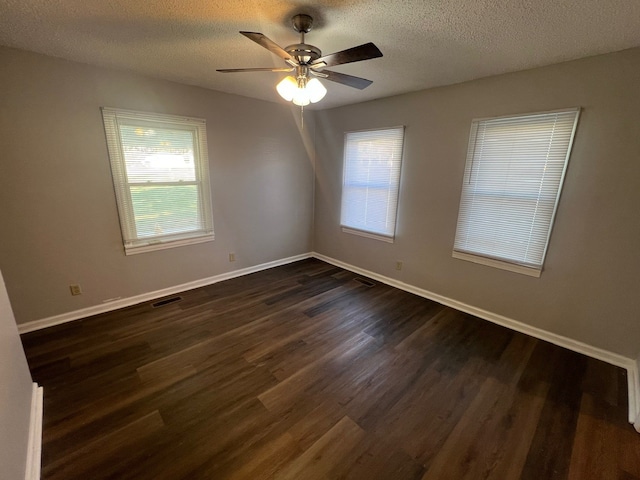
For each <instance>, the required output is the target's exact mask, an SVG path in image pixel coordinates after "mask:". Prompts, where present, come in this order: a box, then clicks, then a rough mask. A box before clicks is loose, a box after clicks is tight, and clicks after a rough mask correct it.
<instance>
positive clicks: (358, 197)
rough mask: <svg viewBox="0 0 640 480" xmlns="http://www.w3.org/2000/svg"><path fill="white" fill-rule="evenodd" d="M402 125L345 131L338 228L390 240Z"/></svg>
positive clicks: (397, 182) (401, 144)
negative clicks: (339, 226)
mask: <svg viewBox="0 0 640 480" xmlns="http://www.w3.org/2000/svg"><path fill="white" fill-rule="evenodd" d="M403 142H404V127H394V128H387V129H380V130H365V131H358V132H347V133H346V134H345V142H344V171H343V180H342V209H341V216H340V225H341V227H342V231H343V232H346V233H353V234H356V235H362V236H365V237H369V238H374V239H377V240H383V241H386V242H390V243H393V240H394V237H395V228H396V216H397V209H398V193H399V188H400V167H401V164H402V149H403Z"/></svg>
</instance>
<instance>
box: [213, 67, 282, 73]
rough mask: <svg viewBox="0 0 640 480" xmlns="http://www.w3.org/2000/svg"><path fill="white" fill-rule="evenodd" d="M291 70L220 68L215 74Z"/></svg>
mask: <svg viewBox="0 0 640 480" xmlns="http://www.w3.org/2000/svg"><path fill="white" fill-rule="evenodd" d="M292 71H293V68H287V67H283V68H220V69H218V70H216V72H222V73H237V72H292Z"/></svg>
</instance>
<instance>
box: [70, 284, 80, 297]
mask: <svg viewBox="0 0 640 480" xmlns="http://www.w3.org/2000/svg"><path fill="white" fill-rule="evenodd" d="M69 290H71V295H74V296H75V295H82V287H81V286H80V284H79V283H76V284H74V285H69Z"/></svg>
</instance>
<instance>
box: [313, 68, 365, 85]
mask: <svg viewBox="0 0 640 480" xmlns="http://www.w3.org/2000/svg"><path fill="white" fill-rule="evenodd" d="M322 73H323V74H324V75H322V76H323V77H324V78H326V79H327V80H331V81H332V82H336V83H341V84H343V85H347V86H349V87H353V88H357V89H359V90H363V89H365V88H367V87H368V86H369V85H371V84H372V83H373V82H372V81H371V80H367V79H366V78H360V77H354V76H353V75H347V74H346V73H338V72H333V71H331V70H323V71H322ZM325 75H326V77H325Z"/></svg>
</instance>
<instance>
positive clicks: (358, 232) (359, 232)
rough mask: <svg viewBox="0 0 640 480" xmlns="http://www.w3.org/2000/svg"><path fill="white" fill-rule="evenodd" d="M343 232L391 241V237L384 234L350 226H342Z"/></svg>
mask: <svg viewBox="0 0 640 480" xmlns="http://www.w3.org/2000/svg"><path fill="white" fill-rule="evenodd" d="M342 231H343V233H350V234H351V235H359V236H361V237H366V238H372V239H374V240H380V241H382V242H387V243H393V237H388V236H386V235H382V234H378V233H371V232H365V231H364V230H358V229H356V228H351V227H344V226H343V227H342Z"/></svg>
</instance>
